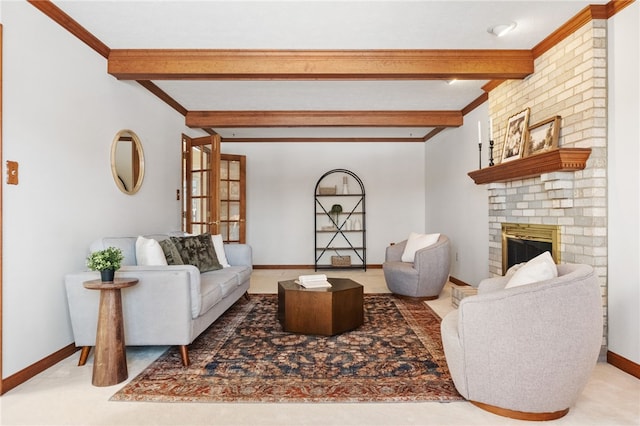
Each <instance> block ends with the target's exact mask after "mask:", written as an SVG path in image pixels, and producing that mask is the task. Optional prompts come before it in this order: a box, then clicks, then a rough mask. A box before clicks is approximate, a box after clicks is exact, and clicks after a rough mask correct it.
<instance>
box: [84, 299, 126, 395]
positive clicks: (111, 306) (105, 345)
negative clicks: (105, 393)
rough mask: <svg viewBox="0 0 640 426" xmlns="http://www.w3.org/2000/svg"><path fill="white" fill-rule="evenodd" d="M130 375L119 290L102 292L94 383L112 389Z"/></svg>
mask: <svg viewBox="0 0 640 426" xmlns="http://www.w3.org/2000/svg"><path fill="white" fill-rule="evenodd" d="M128 375H129V374H128V372H127V355H126V347H125V342H124V325H123V320H122V297H121V294H120V289H119V288H116V289H102V290H100V308H99V311H98V329H97V333H96V348H95V354H94V361H93V379H92V382H91V383H93V385H94V386H112V385H115V384H118V383H120V382H123V381H125V380H126V379H127V377H128Z"/></svg>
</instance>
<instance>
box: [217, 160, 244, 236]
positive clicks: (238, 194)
mask: <svg viewBox="0 0 640 426" xmlns="http://www.w3.org/2000/svg"><path fill="white" fill-rule="evenodd" d="M246 218H247V208H246V157H245V156H244V155H232V154H221V155H220V226H219V231H220V234H222V239H223V241H224V242H226V243H245V242H246Z"/></svg>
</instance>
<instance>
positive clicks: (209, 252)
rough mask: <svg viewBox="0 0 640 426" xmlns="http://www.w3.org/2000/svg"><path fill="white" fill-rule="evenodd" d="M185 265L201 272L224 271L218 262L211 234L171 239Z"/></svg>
mask: <svg viewBox="0 0 640 426" xmlns="http://www.w3.org/2000/svg"><path fill="white" fill-rule="evenodd" d="M171 241H173V243H174V244H175V246H176V248H177V249H178V252H179V253H180V257H181V258H182V261H183V262H184V263H185V264H188V265H193V266H195V267H197V268H198V269H199V270H200V272H208V271H215V270H218V269H222V266H221V265H220V263H219V262H218V258H217V256H216V252H215V249H214V248H213V241H212V239H211V234H208V233H205V234H200V235H194V236H187V237H171Z"/></svg>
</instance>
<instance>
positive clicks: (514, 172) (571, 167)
mask: <svg viewBox="0 0 640 426" xmlns="http://www.w3.org/2000/svg"><path fill="white" fill-rule="evenodd" d="M589 155H591V148H559V149H554V150H552V151H547V152H545V153H542V154H537V155H533V156H531V157H526V158H520V159H518V160H513V161H509V162H506V163H501V164H497V165H495V166H490V167H486V168H484V169H480V170H474V171H472V172H469V173H467V174H468V175H469V177H471V179H473V180H474V182H475V183H476V185H482V184H485V183H492V182H508V181H512V180H518V179H525V178H530V177H535V176H540V175H541V174H543V173H551V172H572V171H576V170H583V169H584V168H585V166H586V164H587V159H588V158H589Z"/></svg>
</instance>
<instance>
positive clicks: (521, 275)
mask: <svg viewBox="0 0 640 426" xmlns="http://www.w3.org/2000/svg"><path fill="white" fill-rule="evenodd" d="M557 276H558V268H557V266H556V264H555V262H554V261H553V258H552V257H551V253H549V252H548V251H545V252H544V253H542V254H541V255H538V256H536V257H534V258H533V259H531V260H530V261H528V262H527V263H525V264H524V265H522V267H521V268H519V269H518V270H517V271H516V272H515V274H513V276H512V277H511V279H509V282H508V283H507V285H506V286H505V287H504V288H511V287H517V286H521V285H526V284H531V283H537V282H539V281H546V280H550V279H552V278H556V277H557Z"/></svg>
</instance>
